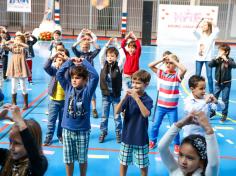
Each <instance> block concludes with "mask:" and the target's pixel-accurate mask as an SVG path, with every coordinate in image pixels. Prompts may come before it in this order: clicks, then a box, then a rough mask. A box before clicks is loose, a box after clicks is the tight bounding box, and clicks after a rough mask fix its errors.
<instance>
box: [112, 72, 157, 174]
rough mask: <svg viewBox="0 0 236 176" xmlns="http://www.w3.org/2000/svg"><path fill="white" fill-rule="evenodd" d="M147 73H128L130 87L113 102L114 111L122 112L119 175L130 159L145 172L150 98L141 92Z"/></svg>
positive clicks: (130, 161) (148, 76)
mask: <svg viewBox="0 0 236 176" xmlns="http://www.w3.org/2000/svg"><path fill="white" fill-rule="evenodd" d="M150 79H151V75H150V74H149V73H148V72H147V71H145V70H139V71H137V72H135V73H134V74H133V75H132V89H129V90H127V92H126V95H125V97H124V98H123V99H122V100H121V101H120V103H119V104H118V105H117V109H116V114H119V113H120V112H124V124H123V130H122V143H121V148H120V156H119V160H120V175H122V176H125V175H126V172H127V169H128V165H130V164H132V163H133V158H135V160H134V163H135V165H136V166H137V167H139V168H140V170H141V175H143V176H147V175H148V165H149V158H148V151H149V150H148V116H149V115H150V114H151V109H152V106H153V101H152V99H151V98H150V97H149V96H148V95H147V93H146V92H145V89H146V87H147V86H148V84H149V81H150ZM133 155H134V156H133Z"/></svg>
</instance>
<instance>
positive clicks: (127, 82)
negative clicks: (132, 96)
mask: <svg viewBox="0 0 236 176" xmlns="http://www.w3.org/2000/svg"><path fill="white" fill-rule="evenodd" d="M122 87H123V91H124V92H125V93H126V91H127V90H128V89H131V88H132V80H131V77H124V76H123V79H122Z"/></svg>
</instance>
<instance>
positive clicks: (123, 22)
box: [121, 0, 128, 37]
mask: <svg viewBox="0 0 236 176" xmlns="http://www.w3.org/2000/svg"><path fill="white" fill-rule="evenodd" d="M127 16H128V13H127V0H123V4H122V17H121V35H122V37H125V33H126V30H127Z"/></svg>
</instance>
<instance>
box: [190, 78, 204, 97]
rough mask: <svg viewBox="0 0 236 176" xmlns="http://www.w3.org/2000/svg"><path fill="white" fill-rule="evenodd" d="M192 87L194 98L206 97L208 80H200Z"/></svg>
mask: <svg viewBox="0 0 236 176" xmlns="http://www.w3.org/2000/svg"><path fill="white" fill-rule="evenodd" d="M190 89H191V90H192V94H193V96H194V98H196V99H202V98H204V95H205V94H206V82H205V81H199V82H198V83H197V86H196V87H195V88H193V87H190Z"/></svg>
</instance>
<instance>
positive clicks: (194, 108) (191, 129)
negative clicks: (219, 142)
mask: <svg viewBox="0 0 236 176" xmlns="http://www.w3.org/2000/svg"><path fill="white" fill-rule="evenodd" d="M188 86H189V88H190V90H191V94H190V95H189V96H188V97H187V98H186V99H185V100H184V113H185V115H188V114H190V113H192V112H200V111H203V112H204V113H205V114H206V117H208V118H209V117H210V111H211V110H212V109H214V110H216V109H217V110H220V109H223V108H224V103H223V102H222V101H220V100H217V99H216V98H215V97H214V95H212V94H208V95H206V82H205V78H204V77H202V76H198V75H193V76H191V77H190V78H189V80H188ZM191 134H199V135H202V136H204V135H205V132H204V130H203V129H202V128H201V127H200V126H199V125H194V124H191V125H186V126H185V127H183V137H186V136H189V135H191Z"/></svg>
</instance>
